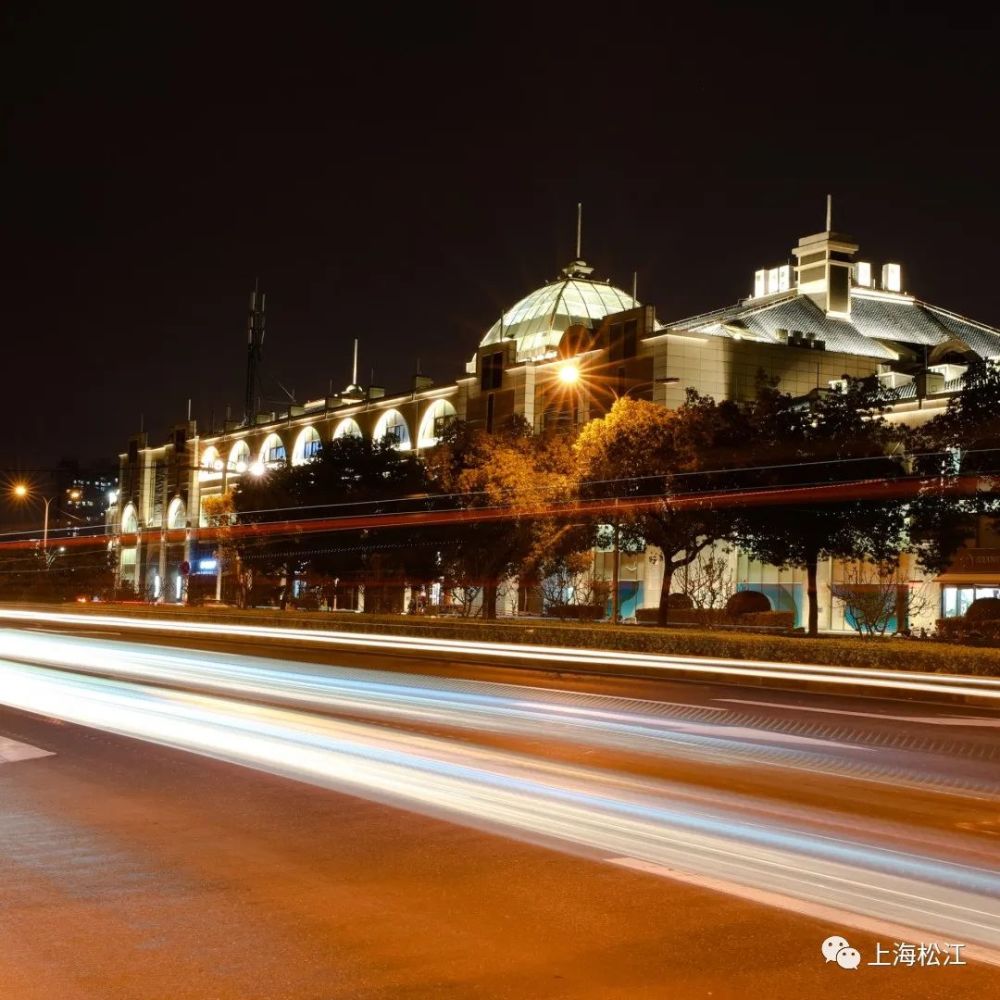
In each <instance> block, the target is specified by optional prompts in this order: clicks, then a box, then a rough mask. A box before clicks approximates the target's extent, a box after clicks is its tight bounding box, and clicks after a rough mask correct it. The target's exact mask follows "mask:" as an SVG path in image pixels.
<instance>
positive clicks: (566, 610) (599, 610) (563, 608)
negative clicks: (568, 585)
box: [546, 604, 604, 622]
mask: <svg viewBox="0 0 1000 1000" xmlns="http://www.w3.org/2000/svg"><path fill="white" fill-rule="evenodd" d="M546 613H547V614H550V615H552V617H553V618H559V619H561V620H562V621H566V620H567V619H569V620H571V621H587V622H592V621H597V620H598V619H600V618H603V617H604V605H603V604H550V605H549V606H548V608H546Z"/></svg>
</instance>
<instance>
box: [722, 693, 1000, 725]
mask: <svg viewBox="0 0 1000 1000" xmlns="http://www.w3.org/2000/svg"><path fill="white" fill-rule="evenodd" d="M712 700H713V701H726V702H731V703H732V704H734V705H754V706H756V707H758V708H783V709H785V710H786V711H789V712H821V713H822V714H823V715H853V716H856V717H857V718H860V719H885V720H887V721H889V722H920V723H926V724H928V725H931V726H990V727H991V728H995V729H1000V719H984V718H980V717H973V718H968V719H965V718H963V717H962V716H960V715H946V716H940V717H938V716H922V715H884V714H880V713H878V712H851V711H848V710H847V709H843V708H819V707H811V706H809V705H785V704H782V703H781V702H778V701H750V700H749V699H744V698H713V699H712Z"/></svg>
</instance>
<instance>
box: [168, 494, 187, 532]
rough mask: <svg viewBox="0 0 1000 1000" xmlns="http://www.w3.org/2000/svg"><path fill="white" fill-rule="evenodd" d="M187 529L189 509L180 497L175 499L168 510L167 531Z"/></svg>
mask: <svg viewBox="0 0 1000 1000" xmlns="http://www.w3.org/2000/svg"><path fill="white" fill-rule="evenodd" d="M186 527H187V508H186V507H185V506H184V501H183V500H182V499H181V498H180V497H174V498H173V500H171V501H170V506H169V507H168V508H167V529H168V530H169V531H173V530H174V529H176V528H186Z"/></svg>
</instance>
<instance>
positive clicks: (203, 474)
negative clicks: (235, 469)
mask: <svg viewBox="0 0 1000 1000" xmlns="http://www.w3.org/2000/svg"><path fill="white" fill-rule="evenodd" d="M222 468H223V465H222V459H221V458H220V457H219V449H218V448H212V447H209V448H206V449H205V450H204V451H203V452H202V454H201V465H200V466H199V467H198V478H199V479H201V480H205V479H218V478H219V476H221V475H222Z"/></svg>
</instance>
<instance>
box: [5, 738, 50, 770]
mask: <svg viewBox="0 0 1000 1000" xmlns="http://www.w3.org/2000/svg"><path fill="white" fill-rule="evenodd" d="M54 756H55V754H54V753H52V752H51V751H49V750H42V749H41V747H33V746H31V744H30V743H19V742H18V741H17V740H11V739H8V738H7V737H6V736H0V764H13V763H14V762H15V761H19V760H34V759H35V758H37V757H54Z"/></svg>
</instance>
